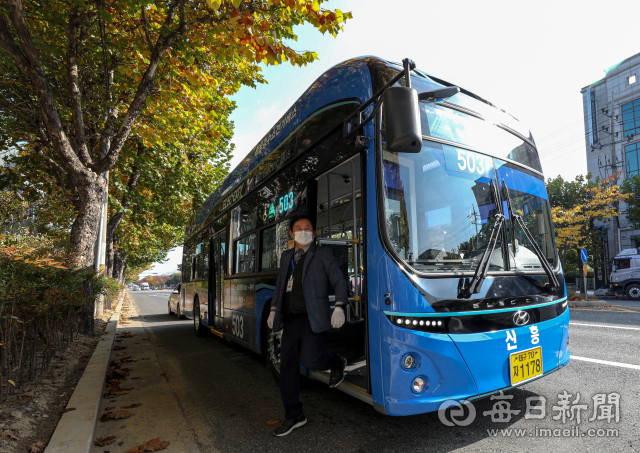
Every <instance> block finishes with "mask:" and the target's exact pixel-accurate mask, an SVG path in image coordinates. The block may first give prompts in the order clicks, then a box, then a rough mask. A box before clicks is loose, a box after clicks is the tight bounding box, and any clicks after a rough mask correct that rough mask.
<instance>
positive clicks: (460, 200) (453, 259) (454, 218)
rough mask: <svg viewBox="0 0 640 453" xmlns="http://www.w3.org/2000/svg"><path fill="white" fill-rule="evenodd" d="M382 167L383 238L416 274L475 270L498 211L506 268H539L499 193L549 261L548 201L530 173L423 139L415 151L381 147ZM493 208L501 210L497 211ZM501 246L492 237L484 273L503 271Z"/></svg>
mask: <svg viewBox="0 0 640 453" xmlns="http://www.w3.org/2000/svg"><path fill="white" fill-rule="evenodd" d="M504 133H507V132H504ZM383 166H384V167H383V178H384V197H385V204H384V206H385V220H386V233H387V237H388V240H389V242H390V244H391V246H392V247H393V249H394V251H395V252H396V253H397V254H398V256H400V258H402V259H403V260H404V261H405V262H407V264H409V265H410V266H412V267H413V268H414V269H416V270H417V271H420V272H426V273H429V272H460V271H473V270H475V268H476V266H477V263H478V261H479V259H480V257H481V255H482V253H483V252H484V249H485V248H486V246H487V242H488V241H489V237H490V236H491V231H492V230H493V225H494V223H495V221H494V219H495V215H496V213H498V212H503V213H504V215H505V217H506V222H505V225H506V232H507V236H506V237H507V239H508V245H506V246H505V247H504V249H505V250H508V252H509V264H510V265H509V268H510V269H511V270H521V271H543V267H542V265H541V264H540V260H539V259H538V256H537V255H536V254H535V252H534V249H533V247H531V244H529V243H528V239H527V236H526V235H525V233H524V231H522V228H521V227H520V226H519V225H518V224H517V223H512V222H511V220H512V219H511V218H510V216H509V210H508V209H507V203H506V199H507V197H506V193H505V191H506V190H508V191H509V198H510V202H511V208H512V209H511V211H512V213H513V214H514V215H520V216H521V217H522V218H523V220H524V223H525V225H526V227H527V228H528V230H529V231H530V232H531V235H532V236H533V237H534V238H535V239H536V240H537V242H538V245H539V246H540V249H541V250H542V252H543V254H544V255H545V257H546V259H547V260H548V261H549V262H550V264H551V266H552V267H554V266H555V263H556V250H555V245H554V241H553V235H552V226H551V216H550V211H549V203H548V200H547V195H546V190H545V186H544V181H543V180H542V177H541V176H539V175H537V174H536V173H535V172H531V171H528V170H526V169H525V168H523V167H521V166H519V165H515V164H513V163H510V162H506V161H502V160H500V159H497V158H493V157H491V156H487V155H485V154H481V153H477V152H474V151H469V150H465V149H462V148H458V147H455V146H449V145H444V144H440V143H436V142H433V141H429V140H424V141H423V145H422V150H421V151H420V153H417V154H408V153H403V154H397V153H390V152H388V151H383ZM492 185H493V186H494V187H495V189H492ZM496 197H498V198H499V200H496ZM500 206H502V207H503V209H501V210H499V209H497V208H499V207H500ZM500 238H501V239H502V236H500ZM502 246H503V244H502V243H501V240H499V241H498V243H497V244H496V248H495V250H494V253H493V257H492V260H491V265H490V269H489V270H490V271H499V270H505V262H506V260H505V259H504V258H503V255H502V251H501V250H502V248H503V247H502Z"/></svg>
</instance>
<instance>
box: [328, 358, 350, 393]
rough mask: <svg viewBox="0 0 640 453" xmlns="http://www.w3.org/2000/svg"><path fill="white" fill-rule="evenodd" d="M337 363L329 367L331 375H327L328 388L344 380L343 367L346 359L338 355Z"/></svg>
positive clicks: (345, 365)
mask: <svg viewBox="0 0 640 453" xmlns="http://www.w3.org/2000/svg"><path fill="white" fill-rule="evenodd" d="M338 361H339V363H338V365H335V366H334V367H333V368H331V376H329V388H334V387H337V386H339V385H340V384H342V381H344V369H345V368H346V367H347V359H345V358H344V357H341V356H338Z"/></svg>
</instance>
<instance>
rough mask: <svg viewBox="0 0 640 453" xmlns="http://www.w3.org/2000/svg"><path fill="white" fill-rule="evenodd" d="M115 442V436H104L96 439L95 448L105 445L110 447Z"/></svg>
mask: <svg viewBox="0 0 640 453" xmlns="http://www.w3.org/2000/svg"><path fill="white" fill-rule="evenodd" d="M115 441H116V436H106V437H101V438H100V439H96V447H104V446H105V445H111V444H112V443H114V442H115Z"/></svg>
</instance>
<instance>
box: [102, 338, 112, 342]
mask: <svg viewBox="0 0 640 453" xmlns="http://www.w3.org/2000/svg"><path fill="white" fill-rule="evenodd" d="M107 340H111V338H103V339H102V341H107Z"/></svg>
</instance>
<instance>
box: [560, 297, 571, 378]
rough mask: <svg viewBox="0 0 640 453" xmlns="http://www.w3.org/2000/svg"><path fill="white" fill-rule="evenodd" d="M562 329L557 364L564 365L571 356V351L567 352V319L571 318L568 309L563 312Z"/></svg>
mask: <svg viewBox="0 0 640 453" xmlns="http://www.w3.org/2000/svg"><path fill="white" fill-rule="evenodd" d="M563 318H564V330H563V331H562V338H561V340H560V347H559V348H558V349H559V350H560V354H559V357H558V362H559V365H561V366H566V365H567V364H568V363H569V359H570V358H571V353H570V352H569V320H570V319H571V315H570V314H569V310H568V309H567V311H565V312H564V314H563Z"/></svg>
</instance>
